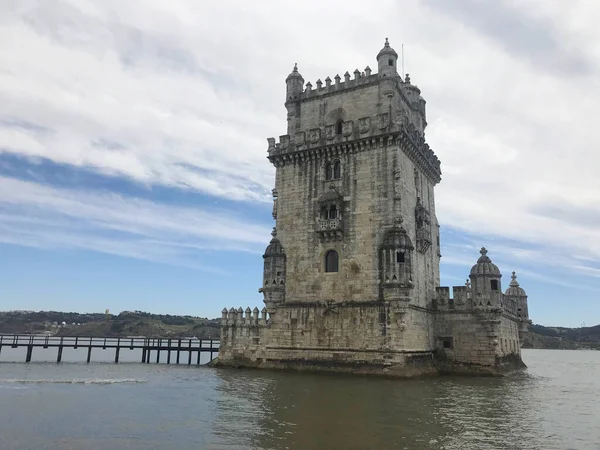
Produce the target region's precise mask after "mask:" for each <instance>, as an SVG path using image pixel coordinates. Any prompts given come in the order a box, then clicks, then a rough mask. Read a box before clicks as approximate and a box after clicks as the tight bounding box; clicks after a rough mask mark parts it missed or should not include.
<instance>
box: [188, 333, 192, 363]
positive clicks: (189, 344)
mask: <svg viewBox="0 0 600 450" xmlns="http://www.w3.org/2000/svg"><path fill="white" fill-rule="evenodd" d="M190 364H192V340H191V339H190V342H189V343H188V366H189V365H190Z"/></svg>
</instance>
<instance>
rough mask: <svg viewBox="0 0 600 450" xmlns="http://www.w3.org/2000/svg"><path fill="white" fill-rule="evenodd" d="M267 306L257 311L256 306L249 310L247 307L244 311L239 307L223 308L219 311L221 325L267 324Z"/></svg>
mask: <svg viewBox="0 0 600 450" xmlns="http://www.w3.org/2000/svg"><path fill="white" fill-rule="evenodd" d="M267 315H268V313H267V308H264V307H263V309H262V311H259V310H258V308H257V307H255V308H254V309H253V310H251V309H250V308H249V307H248V308H246V310H245V311H244V310H243V309H242V308H241V307H240V308H238V309H235V308H231V309H229V310H228V309H227V308H224V309H223V311H221V327H231V326H267V322H268V318H267Z"/></svg>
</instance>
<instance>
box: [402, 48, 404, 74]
mask: <svg viewBox="0 0 600 450" xmlns="http://www.w3.org/2000/svg"><path fill="white" fill-rule="evenodd" d="M402 76H404V44H402Z"/></svg>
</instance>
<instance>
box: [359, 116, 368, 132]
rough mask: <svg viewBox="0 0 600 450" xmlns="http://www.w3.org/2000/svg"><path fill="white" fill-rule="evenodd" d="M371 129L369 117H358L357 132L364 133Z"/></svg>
mask: <svg viewBox="0 0 600 450" xmlns="http://www.w3.org/2000/svg"><path fill="white" fill-rule="evenodd" d="M370 129H371V118H370V117H362V118H360V119H358V131H359V133H366V132H368V131H369V130H370Z"/></svg>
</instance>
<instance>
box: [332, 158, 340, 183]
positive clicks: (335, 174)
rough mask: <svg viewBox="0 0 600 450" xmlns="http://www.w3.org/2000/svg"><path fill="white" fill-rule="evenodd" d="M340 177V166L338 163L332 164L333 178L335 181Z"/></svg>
mask: <svg viewBox="0 0 600 450" xmlns="http://www.w3.org/2000/svg"><path fill="white" fill-rule="evenodd" d="M341 177H342V164H341V163H340V162H339V161H337V160H336V161H335V162H334V163H333V178H334V179H335V180H337V179H339V178H341Z"/></svg>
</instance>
